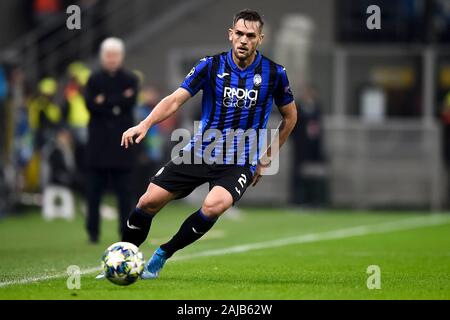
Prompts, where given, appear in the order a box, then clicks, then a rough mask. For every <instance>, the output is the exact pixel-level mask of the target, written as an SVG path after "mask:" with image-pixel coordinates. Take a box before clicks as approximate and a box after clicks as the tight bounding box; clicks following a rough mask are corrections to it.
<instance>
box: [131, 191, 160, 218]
mask: <svg viewBox="0 0 450 320" xmlns="http://www.w3.org/2000/svg"><path fill="white" fill-rule="evenodd" d="M137 206H138V208H141V209H142V210H144V211H145V212H148V213H149V214H156V213H158V212H159V210H161V208H162V207H163V204H162V201H159V200H158V199H156V198H155V197H154V196H152V195H150V193H149V192H146V193H144V194H143V195H142V197H141V198H140V199H139V202H138V205H137Z"/></svg>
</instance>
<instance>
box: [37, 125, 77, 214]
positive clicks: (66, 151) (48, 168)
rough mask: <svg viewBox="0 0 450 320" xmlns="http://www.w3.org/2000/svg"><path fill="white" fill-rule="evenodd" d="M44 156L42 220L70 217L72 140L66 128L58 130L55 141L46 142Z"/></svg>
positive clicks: (71, 210)
mask: <svg viewBox="0 0 450 320" xmlns="http://www.w3.org/2000/svg"><path fill="white" fill-rule="evenodd" d="M42 159H43V168H42V175H43V179H42V181H43V185H44V195H43V215H44V218H45V219H53V218H57V217H62V218H65V219H73V218H74V216H75V202H74V196H73V194H72V191H71V186H72V183H73V177H74V173H75V161H74V156H73V151H72V139H71V134H70V132H69V131H68V130H65V129H63V130H59V131H58V133H57V135H56V140H53V139H52V140H50V141H48V142H47V143H46V145H45V147H44V148H43V151H42Z"/></svg>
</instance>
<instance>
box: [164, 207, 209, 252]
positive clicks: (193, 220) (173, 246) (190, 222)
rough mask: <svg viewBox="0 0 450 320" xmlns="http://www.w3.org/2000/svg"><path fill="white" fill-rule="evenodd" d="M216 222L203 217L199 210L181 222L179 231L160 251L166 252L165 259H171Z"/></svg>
mask: <svg viewBox="0 0 450 320" xmlns="http://www.w3.org/2000/svg"><path fill="white" fill-rule="evenodd" d="M216 221H217V219H211V218H208V217H207V216H205V214H204V213H203V212H202V210H201V209H199V210H198V211H196V212H194V213H193V214H191V215H190V216H189V217H188V218H187V219H186V220H185V221H184V222H183V224H182V225H181V227H180V230H178V232H177V233H176V234H175V235H174V236H173V238H172V239H170V241H169V242H167V243H165V244H163V245H161V249H163V250H164V251H165V252H166V256H167V257H171V256H172V255H173V254H174V253H175V252H176V251H177V250H180V249H183V248H184V247H186V246H187V245H189V244H191V243H193V242H194V241H196V240H198V239H200V238H201V237H202V236H203V235H204V234H205V233H206V232H208V231H209V229H211V228H212V226H213V225H214V223H216Z"/></svg>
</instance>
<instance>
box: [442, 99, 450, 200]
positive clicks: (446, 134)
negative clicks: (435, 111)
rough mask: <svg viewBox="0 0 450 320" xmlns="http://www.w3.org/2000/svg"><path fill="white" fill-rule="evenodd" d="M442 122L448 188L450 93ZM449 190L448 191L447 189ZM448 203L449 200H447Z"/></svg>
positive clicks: (449, 172)
mask: <svg viewBox="0 0 450 320" xmlns="http://www.w3.org/2000/svg"><path fill="white" fill-rule="evenodd" d="M441 121H442V127H443V128H442V135H443V137H442V150H443V152H442V155H443V158H444V159H443V160H444V165H445V169H446V171H447V188H448V187H450V91H449V92H448V93H447V94H446V95H445V96H444V101H443V102H442V111H441ZM447 190H448V189H447ZM447 201H448V199H447Z"/></svg>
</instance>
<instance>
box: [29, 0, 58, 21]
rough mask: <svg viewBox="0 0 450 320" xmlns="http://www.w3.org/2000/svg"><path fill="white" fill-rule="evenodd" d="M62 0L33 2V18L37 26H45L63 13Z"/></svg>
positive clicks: (35, 0) (36, 0)
mask: <svg viewBox="0 0 450 320" xmlns="http://www.w3.org/2000/svg"><path fill="white" fill-rule="evenodd" d="M62 6H63V3H62V1H61V0H33V16H34V22H35V23H36V24H43V23H45V22H47V21H48V20H49V19H53V18H54V17H57V16H58V15H60V14H61V13H62Z"/></svg>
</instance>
